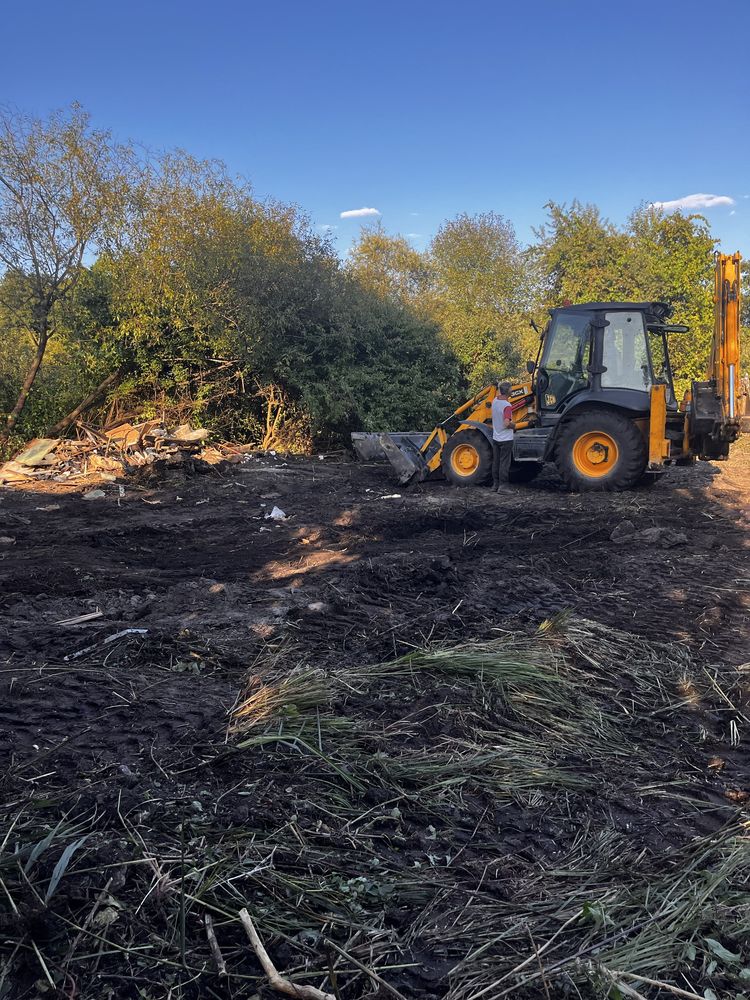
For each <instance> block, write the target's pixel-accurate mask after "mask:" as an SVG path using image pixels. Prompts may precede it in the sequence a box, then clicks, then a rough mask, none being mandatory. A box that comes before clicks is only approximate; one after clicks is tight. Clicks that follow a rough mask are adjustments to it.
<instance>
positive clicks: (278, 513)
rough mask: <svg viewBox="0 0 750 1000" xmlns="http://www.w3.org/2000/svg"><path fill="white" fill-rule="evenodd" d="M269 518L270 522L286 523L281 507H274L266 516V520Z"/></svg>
mask: <svg viewBox="0 0 750 1000" xmlns="http://www.w3.org/2000/svg"><path fill="white" fill-rule="evenodd" d="M269 518H270V519H271V520H272V521H286V514H285V513H284V511H283V510H282V509H281V507H274V508H273V510H272V511H271V513H270V514H266V520H268V519H269Z"/></svg>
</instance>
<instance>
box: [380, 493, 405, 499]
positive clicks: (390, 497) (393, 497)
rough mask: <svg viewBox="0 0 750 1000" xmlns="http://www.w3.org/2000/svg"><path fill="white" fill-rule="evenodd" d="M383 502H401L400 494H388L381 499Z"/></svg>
mask: <svg viewBox="0 0 750 1000" xmlns="http://www.w3.org/2000/svg"><path fill="white" fill-rule="evenodd" d="M380 499H381V500H400V499H401V494H400V493H386V494H385V496H382V497H380Z"/></svg>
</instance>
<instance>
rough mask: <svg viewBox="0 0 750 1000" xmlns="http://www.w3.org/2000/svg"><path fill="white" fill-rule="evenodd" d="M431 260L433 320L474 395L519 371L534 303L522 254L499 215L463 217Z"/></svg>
mask: <svg viewBox="0 0 750 1000" xmlns="http://www.w3.org/2000/svg"><path fill="white" fill-rule="evenodd" d="M428 258H429V263H430V267H431V276H432V282H431V287H430V292H429V296H428V309H429V312H430V315H431V316H432V317H433V318H434V319H435V321H436V322H437V323H438V324H439V326H440V328H441V330H442V332H443V336H444V337H445V339H446V341H447V343H448V345H449V346H450V347H451V349H452V350H453V351H454V353H455V354H456V356H457V357H458V359H459V360H460V362H461V363H462V365H463V368H464V371H465V372H466V375H467V377H468V379H469V382H470V384H471V385H472V387H473V388H478V387H479V386H481V385H482V384H485V383H486V382H487V381H488V380H489V379H491V378H493V377H497V376H499V375H506V374H513V373H515V372H516V371H517V370H518V367H519V363H520V360H521V356H522V353H523V335H524V334H525V331H526V329H527V322H526V321H525V320H524V319H523V315H522V314H523V313H524V311H527V310H528V309H529V308H530V306H531V304H532V291H533V290H532V288H531V287H530V282H529V270H528V268H527V266H526V263H525V259H524V254H523V252H522V250H521V247H520V245H519V243H518V240H517V238H516V234H515V231H514V229H513V226H512V225H511V224H510V222H508V221H507V220H506V219H504V218H503V217H502V216H501V215H497V214H496V213H494V212H486V213H484V214H481V215H474V216H469V215H459V216H457V217H456V218H455V219H452V220H450V221H449V222H446V223H444V224H443V225H442V226H441V227H440V229H439V230H438V232H437V234H436V236H435V238H434V239H433V240H432V242H431V244H430V247H429V251H428Z"/></svg>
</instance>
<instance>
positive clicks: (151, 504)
mask: <svg viewBox="0 0 750 1000" xmlns="http://www.w3.org/2000/svg"><path fill="white" fill-rule="evenodd" d="M141 500H143V502H144V503H147V504H149V505H150V506H151V507H155V506H156V504H158V503H161V500H147V499H146V498H145V497H141Z"/></svg>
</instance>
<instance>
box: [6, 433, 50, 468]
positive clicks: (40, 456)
mask: <svg viewBox="0 0 750 1000" xmlns="http://www.w3.org/2000/svg"><path fill="white" fill-rule="evenodd" d="M59 443H60V442H59V440H58V439H57V438H35V439H34V440H33V441H30V442H29V444H28V445H27V446H26V447H25V448H24V450H23V451H22V452H21V454H20V455H16V458H15V461H16V462H17V463H18V464H19V465H29V466H32V467H33V466H38V465H51V464H52V463H53V462H54V458H53V459H51V460H50V461H48V460H47V459H48V456H49V453H50V452H51V451H53V450H54V449H55V448H56V447H57V445H58V444H59Z"/></svg>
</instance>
